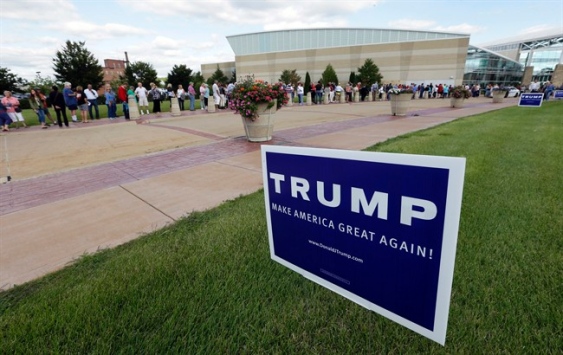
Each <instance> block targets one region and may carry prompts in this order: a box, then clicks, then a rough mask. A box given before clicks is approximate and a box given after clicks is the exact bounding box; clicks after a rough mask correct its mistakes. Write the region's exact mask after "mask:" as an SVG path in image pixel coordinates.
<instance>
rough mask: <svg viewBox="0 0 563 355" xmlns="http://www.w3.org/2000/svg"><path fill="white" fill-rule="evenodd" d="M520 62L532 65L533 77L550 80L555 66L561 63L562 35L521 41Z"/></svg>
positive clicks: (562, 56)
mask: <svg viewBox="0 0 563 355" xmlns="http://www.w3.org/2000/svg"><path fill="white" fill-rule="evenodd" d="M520 63H522V64H523V65H524V66H527V67H528V66H529V67H534V72H533V74H532V78H533V79H537V80H538V81H540V82H544V81H546V80H551V75H552V74H553V71H554V70H555V66H556V65H557V64H560V63H563V36H556V37H550V38H544V39H540V40H535V41H532V42H524V43H522V47H521V50H520Z"/></svg>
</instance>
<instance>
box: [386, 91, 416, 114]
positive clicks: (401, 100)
mask: <svg viewBox="0 0 563 355" xmlns="http://www.w3.org/2000/svg"><path fill="white" fill-rule="evenodd" d="M411 97H412V93H404V94H391V96H390V98H391V100H390V101H389V102H390V103H391V114H392V115H393V116H406V115H407V111H408V110H409V105H410V102H411Z"/></svg>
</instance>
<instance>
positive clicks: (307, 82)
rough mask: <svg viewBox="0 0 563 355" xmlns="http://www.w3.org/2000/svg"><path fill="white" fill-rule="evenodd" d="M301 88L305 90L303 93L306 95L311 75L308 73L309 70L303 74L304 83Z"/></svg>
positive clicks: (309, 86)
mask: <svg viewBox="0 0 563 355" xmlns="http://www.w3.org/2000/svg"><path fill="white" fill-rule="evenodd" d="M303 89H304V91H305V95H307V93H308V92H309V91H311V76H310V75H309V72H307V73H306V74H305V84H304V86H303Z"/></svg>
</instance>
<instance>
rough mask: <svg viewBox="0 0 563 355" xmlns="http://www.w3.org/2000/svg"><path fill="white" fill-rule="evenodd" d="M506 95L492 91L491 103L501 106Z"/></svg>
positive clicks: (504, 92)
mask: <svg viewBox="0 0 563 355" xmlns="http://www.w3.org/2000/svg"><path fill="white" fill-rule="evenodd" d="M505 95H506V91H500V90H497V91H494V90H493V103H494V104H502V102H503V101H504V96H505Z"/></svg>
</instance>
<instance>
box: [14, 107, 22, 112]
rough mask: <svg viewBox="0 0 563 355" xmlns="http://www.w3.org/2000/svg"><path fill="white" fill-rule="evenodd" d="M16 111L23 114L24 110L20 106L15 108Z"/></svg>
mask: <svg viewBox="0 0 563 355" xmlns="http://www.w3.org/2000/svg"><path fill="white" fill-rule="evenodd" d="M14 111H16V112H18V113H20V112H22V109H21V108H20V107H19V106H17V107H16V108H14Z"/></svg>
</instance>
